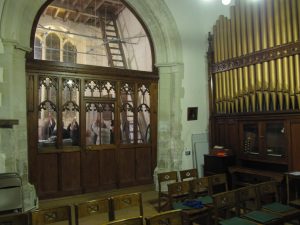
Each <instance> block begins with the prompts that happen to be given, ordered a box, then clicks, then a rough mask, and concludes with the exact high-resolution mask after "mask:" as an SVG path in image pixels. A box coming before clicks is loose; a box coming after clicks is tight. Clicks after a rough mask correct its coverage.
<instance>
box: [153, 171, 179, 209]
mask: <svg viewBox="0 0 300 225" xmlns="http://www.w3.org/2000/svg"><path fill="white" fill-rule="evenodd" d="M157 179H158V211H159V212H160V211H161V210H162V209H163V208H166V207H168V206H169V205H168V203H169V195H168V192H167V191H163V189H162V186H163V185H164V184H165V185H166V187H167V184H169V183H172V182H178V175H177V171H170V172H164V173H158V174H157Z"/></svg>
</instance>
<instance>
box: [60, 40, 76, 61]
mask: <svg viewBox="0 0 300 225" xmlns="http://www.w3.org/2000/svg"><path fill="white" fill-rule="evenodd" d="M63 61H64V62H67V63H76V62H77V50H76V47H75V46H74V45H72V43H71V42H69V41H68V42H66V43H65V44H64V49H63Z"/></svg>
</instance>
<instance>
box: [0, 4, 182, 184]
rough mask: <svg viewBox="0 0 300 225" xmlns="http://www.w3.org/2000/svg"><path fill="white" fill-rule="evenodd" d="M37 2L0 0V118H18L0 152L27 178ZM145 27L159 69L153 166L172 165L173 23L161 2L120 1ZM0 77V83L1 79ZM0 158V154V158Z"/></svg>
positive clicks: (177, 93)
mask: <svg viewBox="0 0 300 225" xmlns="http://www.w3.org/2000/svg"><path fill="white" fill-rule="evenodd" d="M44 2H45V1H43V0H27V1H18V0H4V1H2V2H1V3H0V18H1V21H0V35H1V36H0V71H2V70H3V71H4V72H3V75H1V77H0V78H2V76H3V79H0V87H1V86H2V87H1V89H0V90H1V91H0V92H1V95H0V96H2V101H1V105H0V114H1V115H2V117H3V118H11V119H16V118H17V119H19V125H18V126H15V128H14V129H10V130H4V129H0V144H1V150H0V154H1V155H0V156H3V157H4V158H5V160H4V161H5V170H6V172H18V173H19V174H21V175H22V176H23V180H25V181H26V180H28V163H27V162H28V160H27V157H30V156H27V122H26V121H27V118H26V80H25V77H26V76H25V67H26V57H25V56H26V53H27V52H29V51H31V49H30V33H31V29H32V24H33V21H34V18H35V16H36V14H37V12H38V10H39V9H40V7H41V6H42V5H43V4H44ZM126 2H127V3H128V4H129V5H130V6H131V7H132V8H133V9H134V10H135V11H136V13H137V14H138V15H139V16H140V17H141V19H142V20H143V21H144V23H145V25H146V26H147V28H148V29H149V32H150V35H151V37H152V39H153V44H154V49H155V55H156V59H155V64H156V66H157V67H158V68H159V74H160V81H159V115H158V121H159V122H158V123H159V124H158V160H157V162H158V169H159V170H170V169H178V167H179V166H180V164H181V163H180V161H181V151H182V149H183V141H182V140H181V133H180V130H181V126H182V125H181V123H182V122H181V113H182V112H181V107H180V99H181V98H182V95H183V89H182V87H181V82H182V78H183V64H182V61H183V60H182V49H181V41H180V37H179V33H178V30H177V27H176V23H175V21H174V19H173V17H172V14H171V13H170V11H169V9H168V7H167V6H166V4H165V3H164V2H163V1H161V0H151V1H140V0H127V1H126ZM2 80H3V81H2ZM3 157H2V158H3Z"/></svg>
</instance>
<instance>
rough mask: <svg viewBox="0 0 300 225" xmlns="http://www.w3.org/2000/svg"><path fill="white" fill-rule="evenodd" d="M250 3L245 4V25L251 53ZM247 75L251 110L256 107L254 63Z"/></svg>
mask: <svg viewBox="0 0 300 225" xmlns="http://www.w3.org/2000/svg"><path fill="white" fill-rule="evenodd" d="M251 5H252V4H248V5H246V27H247V48H248V53H253V51H254V47H253V43H254V41H253V20H252V7H251ZM248 76H249V93H250V99H251V106H252V107H251V108H252V111H255V109H256V98H255V97H256V93H255V73H254V65H250V66H249V67H248Z"/></svg>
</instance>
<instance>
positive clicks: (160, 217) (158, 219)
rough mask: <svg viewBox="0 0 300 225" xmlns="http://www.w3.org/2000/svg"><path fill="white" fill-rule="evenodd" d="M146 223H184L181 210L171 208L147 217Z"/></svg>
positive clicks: (174, 224) (158, 224) (148, 224)
mask: <svg viewBox="0 0 300 225" xmlns="http://www.w3.org/2000/svg"><path fill="white" fill-rule="evenodd" d="M145 220H146V225H163V224H165V225H183V217H182V213H181V210H170V211H166V212H163V213H158V214H155V215H153V216H150V217H146V218H145Z"/></svg>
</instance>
